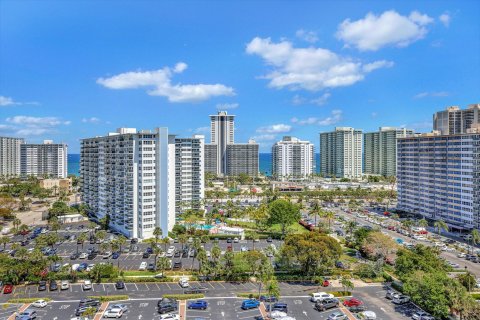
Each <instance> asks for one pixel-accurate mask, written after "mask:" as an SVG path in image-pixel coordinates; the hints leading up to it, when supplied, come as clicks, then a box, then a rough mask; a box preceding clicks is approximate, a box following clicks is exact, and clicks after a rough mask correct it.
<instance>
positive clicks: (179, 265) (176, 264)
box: [173, 261, 182, 270]
mask: <svg viewBox="0 0 480 320" xmlns="http://www.w3.org/2000/svg"><path fill="white" fill-rule="evenodd" d="M178 269H182V262H181V261H175V262H174V263H173V270H178Z"/></svg>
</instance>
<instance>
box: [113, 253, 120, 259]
mask: <svg viewBox="0 0 480 320" xmlns="http://www.w3.org/2000/svg"><path fill="white" fill-rule="evenodd" d="M118 257H120V252H118V251H115V252H114V253H113V254H112V259H118Z"/></svg>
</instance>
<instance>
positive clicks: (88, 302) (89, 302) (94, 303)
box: [78, 299, 100, 307]
mask: <svg viewBox="0 0 480 320" xmlns="http://www.w3.org/2000/svg"><path fill="white" fill-rule="evenodd" d="M99 305H100V300H96V299H82V300H80V302H79V303H78V307H98V306H99Z"/></svg>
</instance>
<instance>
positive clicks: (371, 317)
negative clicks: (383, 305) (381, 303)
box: [359, 311, 377, 320]
mask: <svg viewBox="0 0 480 320" xmlns="http://www.w3.org/2000/svg"><path fill="white" fill-rule="evenodd" d="M359 315H360V318H361V319H367V320H375V319H377V315H376V314H375V312H373V311H362V312H360V314H359Z"/></svg>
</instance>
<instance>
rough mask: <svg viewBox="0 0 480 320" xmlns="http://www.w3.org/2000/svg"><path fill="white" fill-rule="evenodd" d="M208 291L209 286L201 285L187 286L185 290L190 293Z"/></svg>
mask: <svg viewBox="0 0 480 320" xmlns="http://www.w3.org/2000/svg"><path fill="white" fill-rule="evenodd" d="M207 291H208V289H207V288H205V287H201V286H199V287H190V288H187V289H185V290H184V291H183V292H184V293H186V294H190V293H206V292H207Z"/></svg>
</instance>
